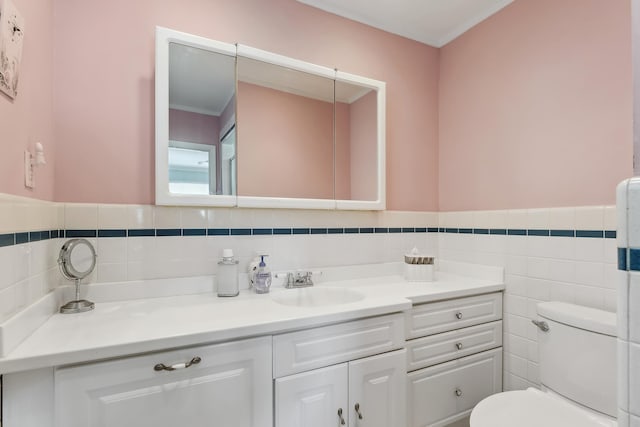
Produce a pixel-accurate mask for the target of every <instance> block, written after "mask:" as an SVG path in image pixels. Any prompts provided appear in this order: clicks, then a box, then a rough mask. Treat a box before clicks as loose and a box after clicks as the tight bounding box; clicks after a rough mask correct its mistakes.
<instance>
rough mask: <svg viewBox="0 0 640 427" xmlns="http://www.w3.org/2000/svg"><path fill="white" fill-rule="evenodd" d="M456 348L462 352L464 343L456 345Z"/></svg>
mask: <svg viewBox="0 0 640 427" xmlns="http://www.w3.org/2000/svg"><path fill="white" fill-rule="evenodd" d="M456 348H457V349H458V350H462V343H461V342H458V343H456Z"/></svg>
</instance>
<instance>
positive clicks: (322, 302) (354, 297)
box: [272, 288, 364, 307]
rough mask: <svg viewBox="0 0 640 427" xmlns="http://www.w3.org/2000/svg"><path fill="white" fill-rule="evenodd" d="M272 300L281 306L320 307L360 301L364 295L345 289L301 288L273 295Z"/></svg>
mask: <svg viewBox="0 0 640 427" xmlns="http://www.w3.org/2000/svg"><path fill="white" fill-rule="evenodd" d="M272 299H273V301H275V302H277V303H278V304H282V305H291V306H297V307H322V306H327V305H339V304H348V303H350V302H356V301H360V300H362V299H364V295H363V294H361V293H360V292H358V291H354V290H352V289H345V288H301V289H285V290H283V291H281V292H278V293H274V294H273V296H272Z"/></svg>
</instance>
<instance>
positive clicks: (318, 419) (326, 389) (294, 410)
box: [275, 363, 349, 427]
mask: <svg viewBox="0 0 640 427" xmlns="http://www.w3.org/2000/svg"><path fill="white" fill-rule="evenodd" d="M347 375H348V369H347V364H346V363H343V364H341V365H335V366H330V367H328V368H321V369H315V370H313V371H310V372H304V373H302V374H296V375H290V376H288V377H283V378H278V379H277V380H275V389H276V401H275V411H276V417H275V419H276V423H275V427H333V426H336V427H338V426H341V425H342V424H341V423H340V421H341V419H340V416H339V415H338V411H341V416H342V419H344V420H345V423H346V420H347V417H348V412H349V408H348V407H347V405H348V403H349V402H348V398H347Z"/></svg>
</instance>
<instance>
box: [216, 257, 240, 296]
mask: <svg viewBox="0 0 640 427" xmlns="http://www.w3.org/2000/svg"><path fill="white" fill-rule="evenodd" d="M238 262H239V261H238V260H237V259H235V258H234V257H233V250H232V249H223V250H222V259H221V260H220V261H219V262H218V274H217V279H218V296H219V297H235V296H237V295H238V294H239V293H240V288H239V286H238Z"/></svg>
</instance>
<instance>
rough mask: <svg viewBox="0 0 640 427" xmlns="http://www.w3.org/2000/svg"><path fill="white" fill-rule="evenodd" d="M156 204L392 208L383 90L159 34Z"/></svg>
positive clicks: (312, 67)
mask: <svg viewBox="0 0 640 427" xmlns="http://www.w3.org/2000/svg"><path fill="white" fill-rule="evenodd" d="M156 203H157V204H159V205H195V206H238V207H263V208H303V209H361V210H364V209H366V210H382V209H384V208H385V84H384V82H380V81H377V80H373V79H369V78H365V77H361V76H356V75H352V74H348V73H344V72H341V71H339V70H334V69H331V68H328V67H323V66H320V65H316V64H310V63H308V62H303V61H299V60H296V59H292V58H289V57H285V56H281V55H277V54H274V53H271V52H266V51H263V50H259V49H255V48H252V47H249V46H244V45H232V44H228V43H222V42H218V41H214V40H210V39H206V38H203V37H198V36H194V35H190V34H186V33H182V32H177V31H173V30H169V29H166V28H160V27H158V28H157V29H156Z"/></svg>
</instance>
